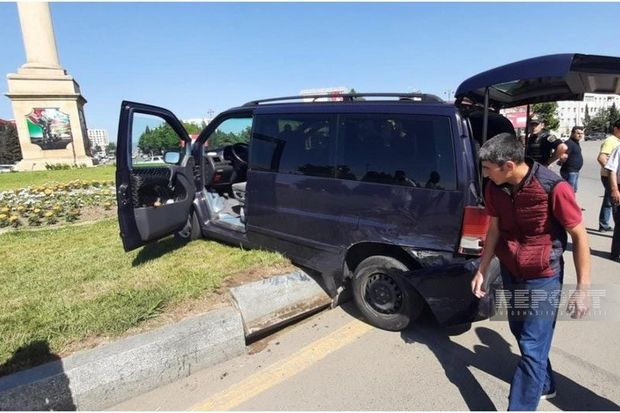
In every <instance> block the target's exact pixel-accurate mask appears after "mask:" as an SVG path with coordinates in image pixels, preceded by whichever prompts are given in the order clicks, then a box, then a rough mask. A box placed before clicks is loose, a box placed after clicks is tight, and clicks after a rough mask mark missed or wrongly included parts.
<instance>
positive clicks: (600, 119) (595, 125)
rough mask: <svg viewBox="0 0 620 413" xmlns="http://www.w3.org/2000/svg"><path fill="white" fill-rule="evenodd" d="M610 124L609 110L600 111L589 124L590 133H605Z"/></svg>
mask: <svg viewBox="0 0 620 413" xmlns="http://www.w3.org/2000/svg"><path fill="white" fill-rule="evenodd" d="M608 122H609V110H608V109H603V108H601V110H599V111H598V112H597V114H596V115H594V116H593V117H592V119H591V120H590V122H589V123H588V132H605V131H606V130H607V126H608Z"/></svg>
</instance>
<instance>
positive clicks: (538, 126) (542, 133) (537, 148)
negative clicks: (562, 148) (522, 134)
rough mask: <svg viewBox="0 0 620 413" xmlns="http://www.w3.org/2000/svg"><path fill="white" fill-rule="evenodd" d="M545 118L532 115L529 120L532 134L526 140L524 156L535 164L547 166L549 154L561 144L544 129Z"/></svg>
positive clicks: (549, 161) (549, 160)
mask: <svg viewBox="0 0 620 413" xmlns="http://www.w3.org/2000/svg"><path fill="white" fill-rule="evenodd" d="M545 126H546V124H545V118H543V117H542V116H539V115H533V116H532V118H531V119H530V128H531V130H532V132H531V133H530V136H529V137H528V138H527V146H526V155H527V156H529V157H530V158H532V159H533V160H535V161H536V162H538V163H540V164H542V165H544V166H549V164H550V163H551V162H552V161H551V153H552V152H553V151H554V150H555V149H556V148H557V147H558V146H559V145H560V144H561V143H562V141H561V140H560V139H558V138H557V137H556V136H555V135H553V134H552V133H551V132H549V131H548V130H547V129H546V128H545Z"/></svg>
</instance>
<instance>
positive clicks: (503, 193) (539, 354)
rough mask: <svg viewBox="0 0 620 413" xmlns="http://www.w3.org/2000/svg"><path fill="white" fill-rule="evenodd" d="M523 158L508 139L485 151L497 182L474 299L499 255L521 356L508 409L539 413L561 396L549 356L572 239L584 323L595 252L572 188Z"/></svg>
mask: <svg viewBox="0 0 620 413" xmlns="http://www.w3.org/2000/svg"><path fill="white" fill-rule="evenodd" d="M523 153H524V148H523V145H522V144H521V143H520V142H519V141H518V139H517V138H516V137H515V136H513V135H510V134H508V133H502V134H499V135H496V136H494V137H493V138H492V139H490V140H488V141H487V142H485V144H484V145H482V147H481V148H480V160H481V162H482V171H483V173H484V175H485V176H486V177H488V178H489V179H490V181H491V182H489V183H488V185H487V186H486V190H485V204H486V210H487V212H488V214H489V215H490V216H491V224H490V227H489V231H488V233H487V237H486V241H485V248H484V252H483V255H482V258H481V261H480V268H479V269H478V272H477V273H476V274H475V276H474V278H473V279H472V282H471V288H472V292H473V294H474V295H476V296H477V297H478V298H481V297H483V296H484V295H485V291H484V290H483V287H482V286H483V282H484V277H485V275H486V272H487V269H488V267H489V264H490V262H491V259H492V258H493V255H496V256H497V258H498V259H499V261H500V264H501V272H502V280H503V282H504V292H505V293H506V295H507V299H506V301H507V304H508V311H507V315H508V322H509V325H510V330H511V331H512V333H513V335H514V336H515V338H516V339H517V342H518V344H519V349H520V351H521V360H520V361H519V364H518V366H517V369H516V371H515V373H514V376H513V378H512V382H511V385H510V396H509V404H508V410H535V409H536V407H537V406H538V402H539V401H540V400H541V399H548V398H551V397H553V396H555V382H554V379H553V371H552V370H551V363H550V362H549V350H550V348H551V340H552V338H553V331H554V328H555V321H556V317H557V310H558V303H559V301H560V293H561V290H562V281H563V276H564V261H563V258H562V253H563V252H564V250H565V249H566V243H567V236H566V232H568V233H569V234H570V236H571V239H572V242H573V259H574V261H575V268H576V270H577V288H576V291H575V292H574V293H573V294H572V295H571V297H570V299H569V302H568V308H567V311H568V312H569V313H571V317H573V318H581V317H583V316H585V315H586V314H587V312H588V306H589V304H588V297H587V296H588V290H589V286H590V247H589V245H588V235H587V233H586V230H585V226H584V224H583V221H582V216H581V208H580V207H579V206H578V205H577V202H576V200H575V194H574V192H573V189H572V187H571V186H570V184H569V183H568V182H566V181H565V180H563V179H562V178H561V177H560V176H558V175H557V174H555V173H554V172H552V171H550V170H549V169H547V168H546V167H544V166H542V165H541V164H539V163H538V162H535V161H533V160H532V159H529V158H527V159H526V158H524V155H523Z"/></svg>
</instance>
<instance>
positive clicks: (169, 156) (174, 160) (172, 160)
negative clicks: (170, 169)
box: [164, 151, 181, 165]
mask: <svg viewBox="0 0 620 413" xmlns="http://www.w3.org/2000/svg"><path fill="white" fill-rule="evenodd" d="M180 160H181V154H180V153H179V152H176V151H170V152H165V153H164V162H165V163H169V164H173V165H176V164H178V163H179V161H180Z"/></svg>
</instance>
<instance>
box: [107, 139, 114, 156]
mask: <svg viewBox="0 0 620 413" xmlns="http://www.w3.org/2000/svg"><path fill="white" fill-rule="evenodd" d="M105 152H106V154H107V155H112V156H114V155H116V144H115V143H114V142H110V143H108V147H107V148H106V149H105Z"/></svg>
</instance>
